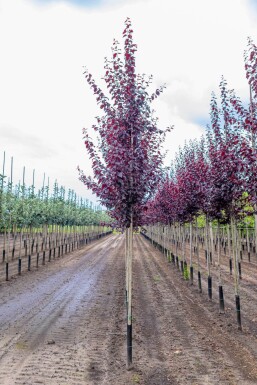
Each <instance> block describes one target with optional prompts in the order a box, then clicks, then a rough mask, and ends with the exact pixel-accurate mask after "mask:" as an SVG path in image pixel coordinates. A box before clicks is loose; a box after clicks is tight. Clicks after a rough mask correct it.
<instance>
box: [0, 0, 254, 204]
mask: <svg viewBox="0 0 257 385" xmlns="http://www.w3.org/2000/svg"><path fill="white" fill-rule="evenodd" d="M127 17H130V18H131V20H132V24H133V29H134V40H135V43H137V44H138V52H137V56H136V68H137V72H138V73H141V74H142V73H146V74H149V75H150V74H152V75H153V81H154V82H153V85H152V88H153V90H154V89H155V88H157V87H158V86H160V85H161V84H163V83H166V85H167V88H166V90H165V92H164V93H163V94H162V95H161V97H160V98H159V100H158V101H156V103H155V105H154V108H155V110H156V115H157V116H158V117H159V126H160V128H162V127H163V128H165V127H167V126H169V125H174V126H175V129H174V130H173V131H172V132H171V133H169V134H168V135H167V139H166V148H167V149H168V150H169V152H168V155H167V157H166V164H169V163H170V160H171V159H172V158H173V157H174V152H175V151H176V150H178V146H179V145H183V143H184V140H185V139H186V138H187V139H190V138H191V139H192V138H199V137H200V135H201V134H202V133H203V132H204V129H205V126H206V124H207V123H209V121H210V119H209V115H208V114H209V103H210V98H211V92H212V91H217V89H218V86H219V82H220V79H221V76H222V75H224V77H225V79H226V80H227V82H228V86H229V88H235V90H236V93H237V94H238V95H239V96H240V97H241V98H242V99H243V100H247V99H248V94H249V90H248V85H247V81H246V79H245V72H244V59H243V52H244V50H245V49H246V47H247V36H251V37H252V38H253V40H254V41H255V42H256V41H257V23H256V21H257V20H256V19H257V7H254V1H250V0H249V1H248V0H225V1H224V0H215V1H213V0H195V1H194V2H192V1H191V0H174V1H172V2H171V1H170V0H141V1H140V0H138V1H134V0H130V1H128V0H124V1H122V0H119V1H118V0H99V1H96V0H94V1H89V0H85V1H82V0H66V1H61V0H46V1H42V0H15V1H13V0H11V1H10V0H0V49H1V61H0V104H1V109H0V111H1V113H0V137H1V141H0V157H2V154H3V151H4V150H5V151H6V152H7V158H8V157H9V158H10V156H14V167H15V175H14V177H16V179H17V178H21V175H22V167H23V165H25V166H27V169H28V173H29V170H30V171H31V175H32V170H33V168H35V169H36V175H37V178H38V179H39V180H40V181H41V179H42V178H43V172H46V174H47V175H48V176H49V177H50V180H52V182H53V181H54V178H57V179H58V181H59V182H60V183H61V184H64V185H65V186H67V188H68V187H71V188H74V189H75V190H76V191H77V192H78V193H79V194H80V195H83V194H84V195H86V196H88V197H89V198H92V197H90V196H89V194H88V193H87V192H85V193H84V191H85V187H84V186H83V185H82V183H81V182H79V180H78V173H77V170H76V167H77V165H78V164H79V165H80V166H81V168H83V169H84V171H85V172H87V174H88V173H90V162H88V160H87V154H86V152H85V149H84V144H83V140H82V136H83V134H82V129H83V127H89V128H90V127H91V126H92V124H94V117H95V116H97V115H98V114H99V110H98V109H97V106H96V104H95V99H94V97H93V95H92V94H91V92H90V90H89V89H88V87H87V84H86V81H85V79H84V77H83V72H84V67H83V66H86V67H87V68H88V69H89V71H91V72H92V73H93V74H94V76H95V78H96V80H97V81H98V83H99V84H100V85H101V78H102V77H103V75H104V69H103V66H104V57H106V56H107V57H110V56H111V45H112V41H113V38H116V39H117V40H118V41H120V42H121V43H122V31H123V25H124V21H125V19H126V18H127Z"/></svg>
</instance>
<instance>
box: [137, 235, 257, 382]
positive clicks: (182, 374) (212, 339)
mask: <svg viewBox="0 0 257 385" xmlns="http://www.w3.org/2000/svg"><path fill="white" fill-rule="evenodd" d="M135 243H136V247H137V248H138V250H139V253H138V254H139V255H140V259H138V258H137V259H136V260H135V271H136V272H137V275H136V276H135V285H136V288H135V292H137V294H135V295H137V297H139V298H142V297H145V298H147V296H148V299H147V302H148V303H146V304H145V305H144V303H142V301H141V304H140V305H139V307H138V309H137V310H138V311H139V312H140V315H141V317H142V319H141V320H140V329H141V330H140V332H141V333H142V334H143V335H144V340H145V339H147V338H150V340H151V343H152V346H153V347H154V349H155V350H156V352H155V354H157V355H158V354H160V353H161V352H162V351H164V352H170V355H166V357H165V362H164V363H162V364H161V365H162V366H163V367H164V368H165V372H166V373H168V374H167V375H166V377H168V378H171V375H173V376H175V378H176V380H177V381H178V383H179V384H181V385H182V384H183V385H184V384H190V385H192V384H199V385H200V384H201V385H207V384H224V385H225V384H240V385H241V384H254V383H257V376H256V365H255V363H254V357H253V356H252V355H251V354H249V352H248V351H245V350H243V355H244V357H242V354H241V358H240V357H236V356H237V351H238V352H239V350H238V347H239V345H240V343H234V342H235V341H234V338H233V339H231V338H230V337H229V336H227V335H226V333H224V332H223V330H222V327H221V326H223V325H221V326H220V324H219V317H218V316H217V313H216V314H215V315H214V314H213V313H214V311H215V310H216V309H214V307H213V304H209V305H210V306H208V304H207V308H208V310H207V309H206V308H205V306H203V304H201V301H200V303H199V301H198V298H199V299H200V297H199V295H198V296H196V297H194V296H193V295H192V293H191V287H187V286H188V285H186V282H185V281H184V280H183V278H182V277H181V275H180V276H179V275H178V274H181V273H178V271H174V270H173V269H172V267H171V266H170V264H169V263H168V262H167V261H166V260H165V258H164V256H163V254H161V253H160V252H159V251H157V250H156V249H154V247H153V246H152V245H151V244H150V243H148V242H147V241H146V240H145V239H144V238H142V237H141V238H139V237H137V240H136V242H135ZM149 282H150V283H149ZM149 293H151V294H149ZM153 297H154V301H153ZM197 297H198V298H197ZM151 299H152V302H153V303H151ZM147 306H148V307H151V306H152V307H153V309H152V310H154V313H155V316H151V315H149V314H147V312H148V313H149V309H148V310H147V309H144V311H143V312H142V311H141V309H142V308H146V307H147ZM209 307H210V309H209ZM144 312H145V315H146V317H148V318H149V319H150V321H149V324H148V325H147V329H148V330H149V335H148V334H145V331H144V327H143V323H144V324H146V322H145V320H144ZM157 316H158V318H157V320H158V322H157V324H156V320H155V319H154V318H156V317H157ZM235 335H236V336H234V337H235V339H236V338H237V333H235ZM144 343H146V342H145V341H144ZM226 343H229V344H230V345H231V346H230V347H229V348H228V349H226V347H225V345H224V344H226ZM233 349H234V350H233ZM159 351H160V353H158V352H159ZM146 355H147V353H146ZM239 356H240V354H239ZM239 358H240V359H241V360H240V359H239ZM249 359H251V361H252V364H251V363H250V362H248V360H249ZM239 363H240V365H239V366H238V364H239ZM154 366H155V367H158V365H157V363H156V364H155V365H154ZM244 366H245V367H244ZM167 368H168V369H167ZM153 372H154V369H153ZM165 381H166V382H165ZM165 381H164V379H163V382H162V383H163V384H169V383H170V382H168V380H167V379H165ZM237 381H238V382H237ZM252 381H254V382H252ZM146 383H147V384H148V383H149V384H150V382H149V379H148V380H147V382H146ZM153 383H154V382H153ZM156 383H158V382H156ZM171 383H175V384H176V382H174V378H173V382H171ZM158 384H159V383H158Z"/></svg>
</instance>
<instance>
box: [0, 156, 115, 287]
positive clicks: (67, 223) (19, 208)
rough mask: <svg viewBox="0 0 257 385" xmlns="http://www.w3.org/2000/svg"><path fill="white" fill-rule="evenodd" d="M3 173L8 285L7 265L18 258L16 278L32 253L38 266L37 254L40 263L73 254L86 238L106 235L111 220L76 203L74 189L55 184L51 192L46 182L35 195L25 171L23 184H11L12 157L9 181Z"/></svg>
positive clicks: (0, 241) (0, 197)
mask: <svg viewBox="0 0 257 385" xmlns="http://www.w3.org/2000/svg"><path fill="white" fill-rule="evenodd" d="M5 168H6V167H5V154H4V161H3V171H2V174H1V175H0V250H1V251H2V256H3V262H4V263H5V271H6V280H8V277H9V262H11V261H13V260H15V259H18V274H20V273H21V270H22V259H23V258H24V257H26V258H27V268H28V270H30V267H31V258H32V255H33V253H34V254H35V253H36V256H37V258H36V265H37V267H38V264H39V258H40V252H41V257H42V263H43V264H44V263H45V260H46V252H48V260H49V261H50V260H51V257H54V258H55V256H59V257H60V256H61V255H63V254H64V253H67V252H68V251H71V250H73V249H74V248H77V247H79V246H81V245H82V244H83V242H86V243H87V241H88V240H89V239H92V238H94V237H95V236H98V235H99V234H100V233H102V232H107V231H108V228H107V227H104V225H108V223H109V222H110V218H109V216H108V215H107V214H106V212H105V211H103V210H102V209H101V207H100V206H97V207H96V206H93V204H92V203H91V202H90V203H89V201H88V200H83V199H81V198H79V197H78V196H77V195H76V193H75V192H74V191H73V190H68V192H67V193H66V190H65V188H64V187H63V186H59V185H58V183H57V181H55V183H54V186H53V189H52V191H50V187H49V179H48V181H47V183H45V177H44V180H43V185H42V187H41V188H40V189H39V190H36V188H35V185H34V177H35V172H34V171H33V178H32V179H33V181H32V184H31V185H29V186H28V185H26V183H25V168H24V169H23V176H22V183H21V182H19V183H18V184H14V183H13V178H12V175H13V158H11V172H10V177H7V175H5V174H6V173H7V172H6V170H5Z"/></svg>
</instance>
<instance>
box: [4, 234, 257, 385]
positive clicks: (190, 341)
mask: <svg viewBox="0 0 257 385" xmlns="http://www.w3.org/2000/svg"><path fill="white" fill-rule="evenodd" d="M247 266H248V265H247ZM247 271H248V268H247V267H246V268H244V282H245V283H244V291H243V295H242V296H243V298H242V308H243V311H242V322H243V331H242V332H240V331H238V330H237V325H236V315H235V311H234V307H233V286H232V282H233V281H231V280H232V278H230V276H229V274H228V273H227V271H225V272H224V274H223V277H224V281H225V282H224V288H225V290H224V292H225V301H226V312H225V314H219V309H218V299H217V296H216V295H214V296H213V300H212V301H208V299H207V289H206V282H205V281H206V277H204V276H203V293H202V294H200V293H198V290H197V283H196V282H195V283H194V285H193V286H192V285H190V284H189V282H188V281H185V280H184V279H183V277H182V274H181V272H180V271H179V270H178V269H177V268H176V267H175V266H173V265H172V264H171V263H168V262H167V260H166V258H165V257H164V255H163V254H162V253H161V252H160V251H158V250H157V249H155V248H154V247H153V246H152V245H151V243H150V242H149V241H147V240H146V239H145V238H143V237H142V236H141V235H139V234H136V235H135V241H134V262H133V362H134V367H133V369H132V370H131V371H127V370H126V310H125V295H124V293H125V287H124V283H125V261H124V237H123V235H110V236H108V237H106V238H102V239H100V240H99V241H94V242H93V243H91V244H89V245H87V246H86V247H83V249H80V250H76V251H74V252H73V253H71V254H69V255H66V256H64V257H61V258H56V259H55V260H52V262H50V263H47V264H46V265H45V266H41V265H40V267H39V268H38V269H35V268H34V269H33V271H31V272H26V273H23V274H22V275H21V276H14V277H13V278H12V279H10V281H8V282H2V283H1V285H0V384H1V385H18V384H19V385H21V384H23V385H38V384H44V385H133V384H144V385H168V384H173V385H210V384H213V385H218V384H221V385H251V384H257V328H256V325H257V312H256V299H257V298H256V290H257V289H256V288H257V285H256V278H257V277H256V276H255V277H254V276H253V274H252V273H251V277H250V278H249V279H250V281H249V282H250V283H249V282H248V281H247ZM249 271H251V272H252V270H251V269H249ZM213 273H214V275H215V268H213ZM230 281H231V282H230ZM229 283H230V285H229ZM250 284H251V285H252V286H250ZM226 286H228V288H227V287H226ZM255 316H256V318H255Z"/></svg>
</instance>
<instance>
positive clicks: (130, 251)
mask: <svg viewBox="0 0 257 385" xmlns="http://www.w3.org/2000/svg"><path fill="white" fill-rule="evenodd" d="M132 255H133V212H132V213H131V221H130V228H129V237H128V318H127V369H128V370H130V369H131V368H132Z"/></svg>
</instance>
